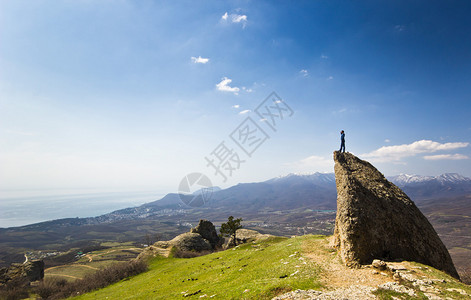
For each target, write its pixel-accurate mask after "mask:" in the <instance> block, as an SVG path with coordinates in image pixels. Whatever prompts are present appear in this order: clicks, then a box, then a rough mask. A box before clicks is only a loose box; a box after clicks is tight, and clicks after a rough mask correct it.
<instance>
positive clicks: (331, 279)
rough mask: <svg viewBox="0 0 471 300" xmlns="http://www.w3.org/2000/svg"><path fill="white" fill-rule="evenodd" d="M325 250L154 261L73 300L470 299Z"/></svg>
mask: <svg viewBox="0 0 471 300" xmlns="http://www.w3.org/2000/svg"><path fill="white" fill-rule="evenodd" d="M328 245H329V238H328V237H326V236H314V235H305V236H300V237H293V238H284V237H270V238H268V239H266V240H263V241H259V242H256V243H255V242H254V243H249V244H244V245H240V246H238V247H236V248H233V249H229V250H226V251H221V252H217V253H213V254H210V255H206V256H200V257H196V258H165V257H157V258H154V259H153V260H152V261H151V262H150V266H149V270H148V271H147V272H145V273H142V274H139V275H137V276H134V277H130V278H126V279H124V280H122V281H120V282H118V283H116V284H113V285H110V286H108V287H106V288H103V289H101V290H97V291H94V292H91V293H88V294H85V295H81V296H78V297H76V298H74V299H200V298H212V299H272V298H273V297H274V296H277V295H280V294H284V293H286V292H289V291H295V292H293V293H294V294H293V293H291V294H292V295H298V296H299V293H300V294H301V295H311V296H312V295H319V293H323V295H324V296H325V297H327V298H326V299H339V298H340V299H344V298H349V297H353V298H354V299H372V298H375V297H376V298H377V299H470V298H471V287H470V286H468V285H465V284H463V283H461V282H459V281H457V280H456V279H454V278H452V277H451V276H449V275H447V274H445V273H444V272H441V271H438V270H436V269H434V268H432V267H428V266H425V265H423V264H419V263H415V262H407V261H403V262H388V263H387V265H388V268H387V269H386V270H378V269H375V268H373V267H372V266H363V267H362V268H359V269H350V268H347V267H346V266H345V265H344V264H343V263H342V261H341V259H340V257H339V255H338V253H337V251H335V250H333V249H331V248H330V247H329V246H328ZM298 289H300V290H305V291H296V290H298ZM309 290H311V291H309ZM312 290H315V291H312ZM303 293H304V294H303ZM316 293H317V294H316ZM288 297H290V296H288ZM328 297H330V298H328ZM284 299H286V298H284ZM288 299H289V298H288ZM306 299H309V298H306Z"/></svg>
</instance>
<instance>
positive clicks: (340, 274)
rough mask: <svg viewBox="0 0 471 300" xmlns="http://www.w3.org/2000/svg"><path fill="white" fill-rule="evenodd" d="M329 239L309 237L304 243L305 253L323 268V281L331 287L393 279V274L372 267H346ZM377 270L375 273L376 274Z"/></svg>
mask: <svg viewBox="0 0 471 300" xmlns="http://www.w3.org/2000/svg"><path fill="white" fill-rule="evenodd" d="M329 242H330V241H329V239H328V238H325V239H309V240H307V241H306V242H305V243H304V244H303V253H304V255H305V256H306V257H307V258H309V259H311V260H312V261H313V262H314V263H316V264H317V265H319V266H320V267H321V268H322V270H323V271H322V272H321V274H322V275H321V282H322V284H324V285H325V286H329V288H339V287H349V286H352V285H367V286H378V285H380V284H383V283H386V282H388V281H391V280H392V278H391V275H390V274H388V273H386V272H377V271H375V270H373V269H371V268H366V267H365V268H361V269H351V268H348V267H346V266H345V265H344V264H343V263H342V262H341V259H340V257H339V255H338V254H337V251H335V250H334V249H332V248H331V247H330V246H329ZM374 272H375V274H374Z"/></svg>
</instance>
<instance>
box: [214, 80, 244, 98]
mask: <svg viewBox="0 0 471 300" xmlns="http://www.w3.org/2000/svg"><path fill="white" fill-rule="evenodd" d="M231 82H232V79H229V78H227V77H223V78H222V80H221V82H219V83H218V84H216V88H217V89H218V90H219V91H221V92H231V93H234V94H235V95H238V94H239V91H240V89H239V88H238V87H236V86H235V87H231V86H229V84H230V83H231Z"/></svg>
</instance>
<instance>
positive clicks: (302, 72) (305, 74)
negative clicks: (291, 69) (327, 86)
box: [299, 69, 309, 77]
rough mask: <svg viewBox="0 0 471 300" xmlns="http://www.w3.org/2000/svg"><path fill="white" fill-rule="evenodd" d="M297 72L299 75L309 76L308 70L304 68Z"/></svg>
mask: <svg viewBox="0 0 471 300" xmlns="http://www.w3.org/2000/svg"><path fill="white" fill-rule="evenodd" d="M299 74H301V75H302V76H304V77H307V76H309V72H308V71H307V70H305V69H302V70H301V71H299Z"/></svg>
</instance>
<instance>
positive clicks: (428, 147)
mask: <svg viewBox="0 0 471 300" xmlns="http://www.w3.org/2000/svg"><path fill="white" fill-rule="evenodd" d="M468 145H469V143H461V142H457V143H439V142H434V141H430V140H420V141H416V142H413V143H411V144H403V145H395V146H383V147H381V148H379V149H377V150H374V151H372V152H370V153H365V154H363V155H361V156H362V157H364V158H369V159H371V160H372V161H373V162H386V161H399V160H401V159H402V158H405V157H410V156H415V155H417V154H422V153H434V152H437V151H446V150H455V149H459V148H464V147H467V146H468ZM424 158H425V157H424ZM432 159H433V158H432Z"/></svg>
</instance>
